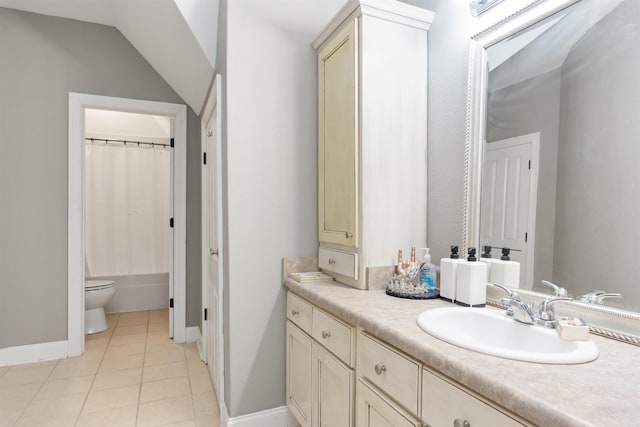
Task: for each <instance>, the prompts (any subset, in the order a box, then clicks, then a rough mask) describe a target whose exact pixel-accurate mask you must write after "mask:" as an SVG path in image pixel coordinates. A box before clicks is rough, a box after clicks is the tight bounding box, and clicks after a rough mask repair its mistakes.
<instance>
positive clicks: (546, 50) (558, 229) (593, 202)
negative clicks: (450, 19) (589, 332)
mask: <svg viewBox="0 0 640 427" xmlns="http://www.w3.org/2000/svg"><path fill="white" fill-rule="evenodd" d="M639 76H640V2H639V1H637V0H581V1H576V0H538V1H535V2H532V3H531V4H530V5H528V6H527V7H525V8H523V9H522V10H521V11H519V12H517V13H515V14H513V15H512V16H510V17H509V18H507V19H505V20H504V21H501V22H499V23H497V24H495V25H493V26H492V27H490V28H488V29H486V30H484V31H482V32H481V33H479V34H477V35H475V36H474V37H473V38H472V40H471V54H470V80H469V81H470V85H469V98H468V116H467V117H468V123H467V153H468V154H467V164H466V168H465V171H466V175H467V176H466V189H465V193H466V194H465V204H466V206H465V212H466V217H465V231H464V233H463V240H464V245H463V246H464V247H477V248H480V247H482V246H484V245H491V246H496V247H510V248H512V249H514V251H513V252H512V259H514V260H517V261H519V262H520V263H521V280H520V283H521V286H520V287H521V288H522V289H526V290H532V291H538V292H543V293H550V292H551V290H549V289H547V290H545V289H544V288H543V287H542V286H540V282H541V280H548V281H551V282H554V283H556V284H557V285H559V286H562V287H564V288H566V289H567V290H568V292H569V294H570V296H572V297H573V298H574V299H578V298H579V297H580V296H582V295H585V294H587V293H589V292H591V291H604V292H606V293H610V294H616V293H619V294H621V297H619V298H615V297H613V298H604V299H603V298H592V299H591V301H590V303H595V304H597V306H598V307H599V308H603V307H612V310H613V311H619V312H629V313H632V312H640V283H637V282H638V281H639V280H640V261H639V260H638V254H637V252H638V250H637V249H636V246H637V244H638V242H640V223H639V220H640V174H638V172H637V171H638V169H639V166H638V165H640V163H639V162H638V160H639V159H640V116H639V114H640V77H639ZM492 254H493V256H494V257H496V256H497V257H499V256H500V251H499V250H496V249H494V250H493V251H492Z"/></svg>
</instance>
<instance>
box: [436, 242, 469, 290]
mask: <svg viewBox="0 0 640 427" xmlns="http://www.w3.org/2000/svg"><path fill="white" fill-rule="evenodd" d="M463 261H464V260H463V259H460V255H458V247H457V246H456V245H452V246H451V254H450V255H449V258H442V259H441V260H440V298H442V299H444V300H446V301H450V302H455V301H456V270H457V268H458V264H460V263H461V262H463Z"/></svg>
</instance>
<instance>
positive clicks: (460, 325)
mask: <svg viewBox="0 0 640 427" xmlns="http://www.w3.org/2000/svg"><path fill="white" fill-rule="evenodd" d="M418 326H420V328H422V329H423V330H424V331H426V332H428V333H429V334H431V335H433V336H434V337H436V338H439V339H441V340H443V341H446V342H448V343H450V344H454V345H457V346H459V347H464V348H467V349H469V350H475V351H479V352H480V353H485V354H491V355H493V356H499V357H504V358H507V359H514V360H522V361H525V362H537V363H558V364H574V363H585V362H591V361H592V360H595V359H597V358H598V355H599V354H600V352H599V351H598V346H597V345H596V343H594V342H593V341H591V340H589V341H567V340H563V339H561V338H560V337H559V336H558V333H557V332H556V330H555V329H550V328H543V327H541V326H533V325H525V324H524V323H520V322H517V321H515V320H513V319H510V318H508V317H506V316H505V314H504V312H503V311H498V310H489V309H486V308H467V307H443V308H436V309H432V310H427V311H425V312H423V313H421V314H420V315H419V316H418Z"/></svg>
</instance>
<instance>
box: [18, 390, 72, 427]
mask: <svg viewBox="0 0 640 427" xmlns="http://www.w3.org/2000/svg"><path fill="white" fill-rule="evenodd" d="M84 398H85V394H84V393H81V394H74V395H71V396H63V397H55V398H53V399H43V400H34V401H32V402H31V403H30V404H29V405H28V406H27V407H26V409H25V410H24V412H23V413H22V415H21V416H20V418H19V419H18V422H17V423H16V426H43V425H46V426H65V425H66V426H69V425H73V423H75V421H76V418H77V417H78V415H79V414H80V409H81V408H82V404H83V403H84ZM69 421H70V422H71V424H68V422H69ZM65 422H67V424H65Z"/></svg>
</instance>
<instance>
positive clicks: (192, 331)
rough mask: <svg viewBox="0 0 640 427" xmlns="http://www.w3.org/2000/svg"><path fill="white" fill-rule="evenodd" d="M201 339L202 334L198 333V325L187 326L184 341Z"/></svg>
mask: <svg viewBox="0 0 640 427" xmlns="http://www.w3.org/2000/svg"><path fill="white" fill-rule="evenodd" d="M200 340H202V334H201V333H200V326H187V334H186V337H185V342H197V341H200Z"/></svg>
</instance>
